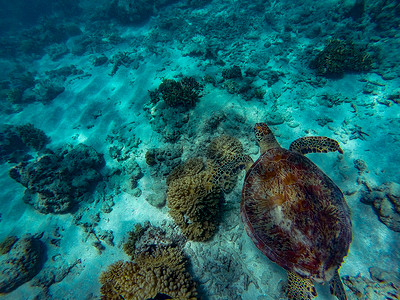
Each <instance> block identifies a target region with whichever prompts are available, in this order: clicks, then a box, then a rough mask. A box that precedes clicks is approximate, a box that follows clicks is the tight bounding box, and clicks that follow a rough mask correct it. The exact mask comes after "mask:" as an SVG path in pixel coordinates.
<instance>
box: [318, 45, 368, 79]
mask: <svg viewBox="0 0 400 300" xmlns="http://www.w3.org/2000/svg"><path fill="white" fill-rule="evenodd" d="M311 67H312V68H314V69H316V70H317V73H318V74H320V75H326V76H329V75H342V74H344V73H345V72H361V71H368V70H370V69H371V67H372V58H371V56H370V55H369V53H368V52H366V51H365V50H363V49H361V48H360V47H357V46H356V45H355V44H354V43H353V42H352V41H342V40H338V39H335V40H331V41H330V42H329V43H328V44H327V45H326V47H325V48H324V50H322V51H321V52H320V53H318V55H317V56H316V58H315V59H314V60H313V61H312V62H311Z"/></svg>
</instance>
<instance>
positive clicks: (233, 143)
mask: <svg viewBox="0 0 400 300" xmlns="http://www.w3.org/2000/svg"><path fill="white" fill-rule="evenodd" d="M207 157H208V160H207V161H206V162H204V161H203V159H202V158H192V159H189V160H188V161H186V162H185V163H184V164H183V165H180V166H178V167H177V168H175V169H174V170H173V171H172V172H171V174H170V175H169V176H168V178H167V184H168V192H167V203H168V207H169V209H170V210H169V213H170V215H171V217H172V218H173V219H174V221H175V222H176V224H177V225H178V226H179V227H180V229H181V230H182V233H183V234H184V235H185V236H186V237H187V238H188V239H190V240H194V241H205V240H208V239H209V238H210V237H211V236H212V235H213V234H214V232H215V230H216V228H217V226H218V222H219V205H220V201H221V199H222V198H223V192H224V191H229V190H230V189H231V188H232V187H233V186H234V184H235V182H236V177H237V175H238V173H239V171H240V170H242V169H243V167H244V166H245V165H246V162H250V161H251V158H250V157H248V156H247V155H244V154H243V146H242V144H241V143H240V141H239V140H237V139H236V138H234V137H231V136H221V137H218V138H216V139H214V140H213V141H212V142H211V144H210V146H209V147H208V150H207ZM243 158H245V159H243Z"/></svg>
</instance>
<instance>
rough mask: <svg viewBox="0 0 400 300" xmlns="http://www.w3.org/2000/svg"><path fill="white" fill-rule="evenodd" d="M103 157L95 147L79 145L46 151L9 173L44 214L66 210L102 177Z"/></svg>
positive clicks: (26, 196)
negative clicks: (67, 149) (59, 151)
mask: <svg viewBox="0 0 400 300" xmlns="http://www.w3.org/2000/svg"><path fill="white" fill-rule="evenodd" d="M104 164H105V162H104V158H103V155H102V154H99V153H97V152H96V150H94V149H93V148H92V147H89V146H86V145H84V144H78V145H76V146H75V147H74V148H73V149H71V150H70V151H64V152H63V153H60V154H55V153H47V154H44V155H42V156H40V157H39V158H38V159H37V160H35V161H32V162H22V163H19V164H18V165H16V166H15V167H13V168H11V169H10V171H9V175H10V177H11V178H13V179H14V180H15V181H17V182H19V183H21V184H22V185H23V186H24V187H26V190H25V194H24V202H25V203H28V204H30V205H32V206H33V207H34V208H35V209H36V210H38V211H39V212H41V213H44V214H48V213H55V214H58V213H66V212H69V211H70V210H71V209H72V208H73V207H74V205H75V204H76V203H79V202H80V201H82V200H83V199H85V197H87V196H88V193H89V192H90V191H92V190H93V188H94V187H95V185H96V184H97V183H98V182H99V181H101V180H102V175H101V174H100V173H99V170H100V169H101V168H102V167H103V166H104Z"/></svg>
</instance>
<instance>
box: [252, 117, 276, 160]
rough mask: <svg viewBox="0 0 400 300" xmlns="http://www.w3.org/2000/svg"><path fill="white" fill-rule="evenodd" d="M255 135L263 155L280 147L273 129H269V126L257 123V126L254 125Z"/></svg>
mask: <svg viewBox="0 0 400 300" xmlns="http://www.w3.org/2000/svg"><path fill="white" fill-rule="evenodd" d="M254 134H255V135H256V139H257V142H258V145H259V146H260V151H261V153H264V152H265V151H267V150H268V149H272V148H279V147H280V145H279V143H278V141H277V140H276V139H275V136H274V134H273V133H272V131H271V129H269V127H268V125H267V124H265V123H256V125H254Z"/></svg>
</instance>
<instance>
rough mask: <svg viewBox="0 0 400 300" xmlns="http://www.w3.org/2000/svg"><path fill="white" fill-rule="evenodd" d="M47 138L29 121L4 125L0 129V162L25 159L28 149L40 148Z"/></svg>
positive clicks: (46, 141) (43, 145)
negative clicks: (16, 124)
mask: <svg viewBox="0 0 400 300" xmlns="http://www.w3.org/2000/svg"><path fill="white" fill-rule="evenodd" d="M49 140H50V139H49V138H48V137H47V136H46V134H45V133H44V132H43V131H42V130H40V129H37V128H36V127H34V126H33V125H32V124H30V123H28V124H25V125H19V126H14V125H4V126H3V129H2V130H1V131H0V163H1V162H5V161H7V162H19V161H21V160H23V159H25V156H26V155H27V152H28V151H29V150H30V149H33V150H36V151H39V150H42V149H43V148H44V147H45V145H46V144H47V143H48V142H49Z"/></svg>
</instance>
